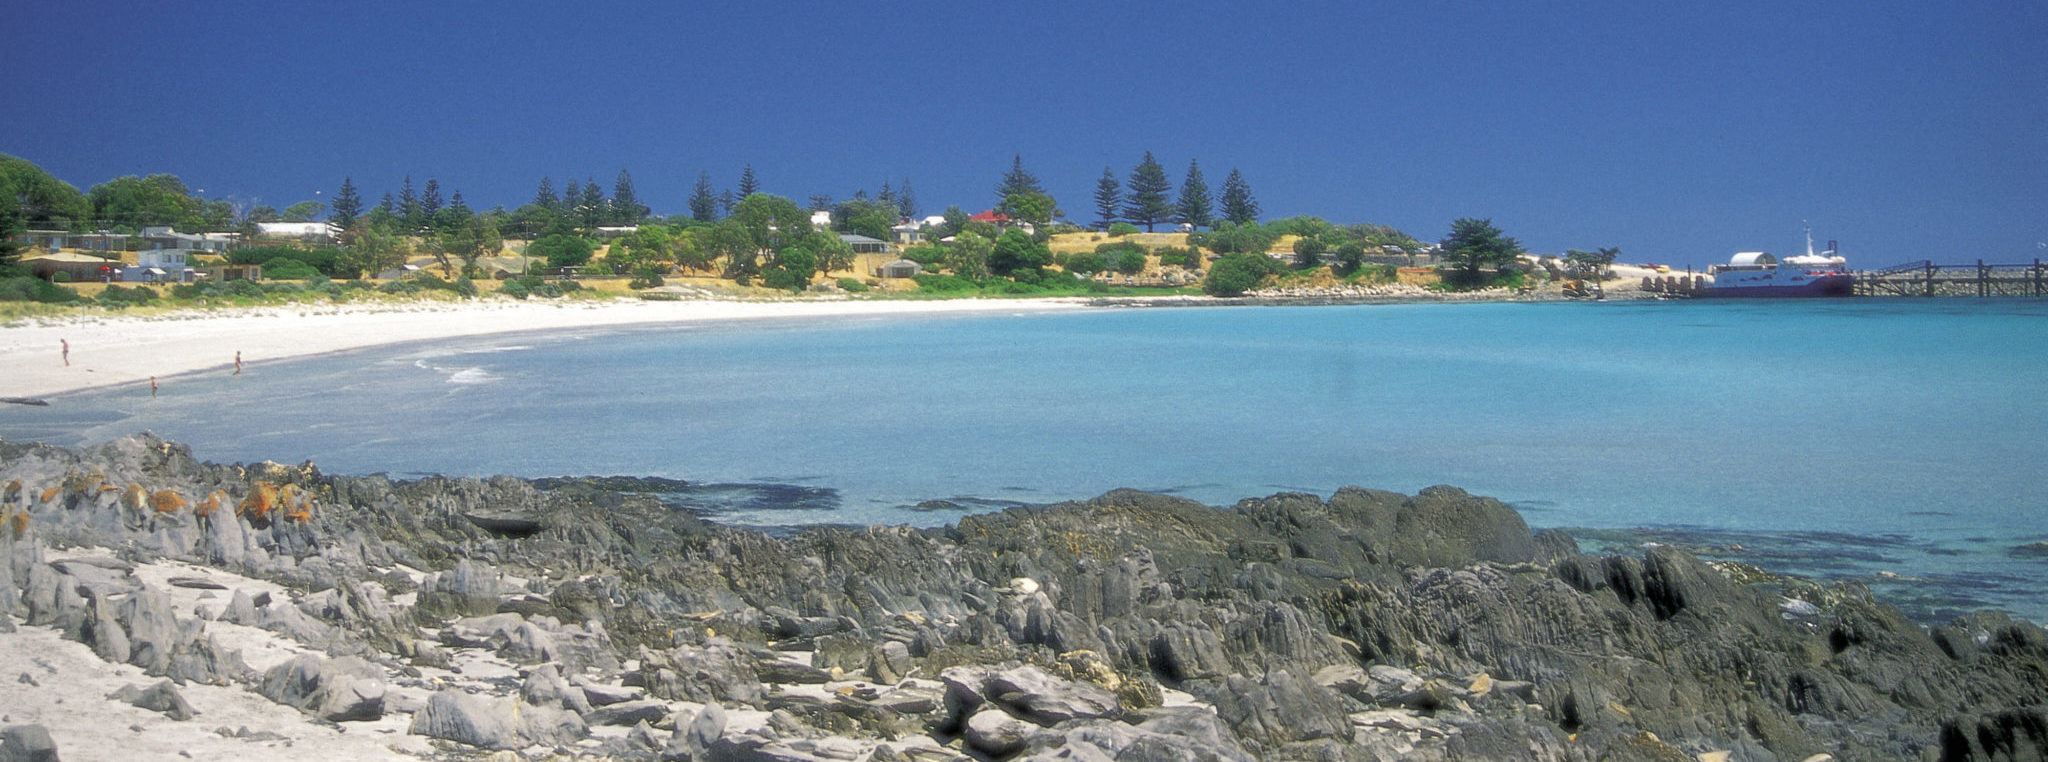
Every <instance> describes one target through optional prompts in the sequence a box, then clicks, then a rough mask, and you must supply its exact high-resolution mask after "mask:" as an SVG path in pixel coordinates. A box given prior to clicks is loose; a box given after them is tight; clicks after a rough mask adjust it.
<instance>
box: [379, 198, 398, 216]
mask: <svg viewBox="0 0 2048 762" xmlns="http://www.w3.org/2000/svg"><path fill="white" fill-rule="evenodd" d="M377 209H379V210H380V211H382V212H384V213H385V214H389V215H392V216H394V217H395V216H397V215H398V202H396V201H393V200H391V194H390V193H386V194H384V200H383V201H379V202H377Z"/></svg>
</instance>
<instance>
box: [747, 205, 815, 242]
mask: <svg viewBox="0 0 2048 762" xmlns="http://www.w3.org/2000/svg"><path fill="white" fill-rule="evenodd" d="M732 216H733V218H734V219H736V220H738V221H739V223H740V225H741V226H742V227H743V228H745V229H746V231H747V236H748V238H750V239H751V240H752V241H753V242H754V248H755V249H756V250H759V251H768V252H775V251H781V250H783V249H786V248H789V247H791V246H794V245H797V244H799V243H801V242H803V241H804V240H805V239H807V238H809V237H810V236H812V235H813V234H815V232H816V231H814V230H812V229H811V213H810V212H807V211H804V209H803V207H800V206H797V205H796V202H795V201H791V200H789V199H786V198H783V197H781V196H776V195H772V194H768V193H756V194H754V195H751V196H748V197H746V198H744V199H741V200H740V203H739V205H738V206H736V207H733V213H732Z"/></svg>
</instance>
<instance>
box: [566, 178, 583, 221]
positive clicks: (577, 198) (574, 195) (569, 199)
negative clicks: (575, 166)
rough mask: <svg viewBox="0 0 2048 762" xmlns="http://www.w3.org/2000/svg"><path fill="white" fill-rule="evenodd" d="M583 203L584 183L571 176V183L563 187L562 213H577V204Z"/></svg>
mask: <svg viewBox="0 0 2048 762" xmlns="http://www.w3.org/2000/svg"><path fill="white" fill-rule="evenodd" d="M581 203H583V184H582V183H579V182H576V178H573V177H571V178H569V185H568V186H567V187H564V188H562V213H563V214H568V215H574V214H575V213H576V205H577V204H581Z"/></svg>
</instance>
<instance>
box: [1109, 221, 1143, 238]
mask: <svg viewBox="0 0 2048 762" xmlns="http://www.w3.org/2000/svg"><path fill="white" fill-rule="evenodd" d="M1137 232H1138V226H1136V225H1133V224H1131V223H1128V222H1119V223H1116V224H1114V225H1111V226H1109V237H1111V238H1122V237H1124V236H1127V235H1132V234H1135V233H1137Z"/></svg>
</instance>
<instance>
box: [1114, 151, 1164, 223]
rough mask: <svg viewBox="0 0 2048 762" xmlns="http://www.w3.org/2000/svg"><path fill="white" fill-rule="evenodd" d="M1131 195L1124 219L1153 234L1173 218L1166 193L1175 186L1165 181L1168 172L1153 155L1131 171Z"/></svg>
mask: <svg viewBox="0 0 2048 762" xmlns="http://www.w3.org/2000/svg"><path fill="white" fill-rule="evenodd" d="M1129 185H1130V195H1129V196H1127V197H1126V198H1125V199H1124V219H1125V220H1128V221H1130V222H1132V223H1134V224H1138V225H1144V226H1145V231H1146V232H1151V231H1152V228H1153V226H1154V225H1157V224H1159V223H1161V222H1166V221H1168V220H1170V219H1171V218H1172V215H1173V205H1172V202H1171V200H1170V199H1169V198H1168V197H1167V195H1166V194H1167V193H1168V192H1169V191H1170V190H1172V189H1173V185H1172V184H1171V183H1169V182H1168V181H1167V179H1166V168H1165V167H1162V166H1160V165H1159V160H1158V159H1154V158H1152V152H1151V151H1146V152H1145V159H1144V160H1143V161H1140V162H1138V167H1137V169H1133V170H1131V181H1130V183H1129Z"/></svg>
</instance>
